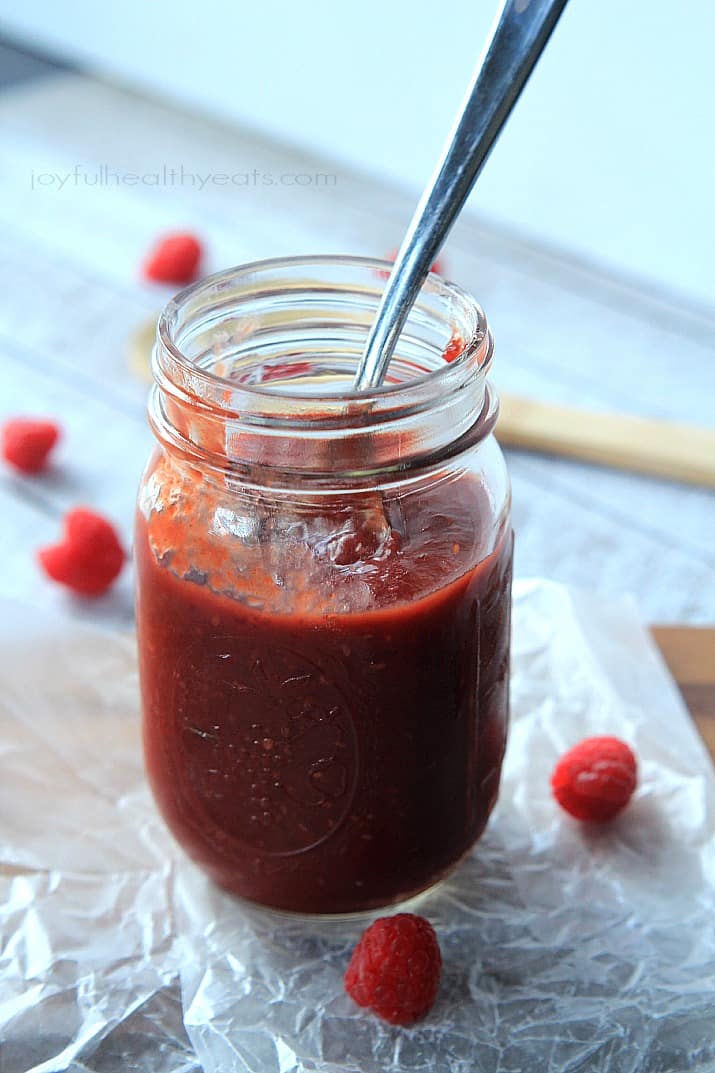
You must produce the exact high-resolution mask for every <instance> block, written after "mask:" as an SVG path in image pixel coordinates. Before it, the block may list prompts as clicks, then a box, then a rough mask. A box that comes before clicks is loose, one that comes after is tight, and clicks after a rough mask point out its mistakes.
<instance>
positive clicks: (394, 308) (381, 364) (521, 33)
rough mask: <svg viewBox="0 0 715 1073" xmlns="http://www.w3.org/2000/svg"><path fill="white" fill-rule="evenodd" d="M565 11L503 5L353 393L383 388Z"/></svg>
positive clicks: (519, 1) (539, 0)
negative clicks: (423, 293) (445, 246)
mask: <svg viewBox="0 0 715 1073" xmlns="http://www.w3.org/2000/svg"><path fill="white" fill-rule="evenodd" d="M565 7H566V0H504V2H503V4H502V7H501V9H500V11H499V13H498V14H497V17H496V19H495V21H494V25H493V27H492V32H491V35H490V37H489V39H488V41H487V44H486V45H485V47H484V50H483V52H482V55H481V57H480V60H479V63H478V65H477V71H476V74H475V76H474V79H473V81H472V84H471V86H470V88H469V91H468V93H467V96H466V99H465V101H464V104H463V106H462V111H461V113H460V114H459V116H458V117H457V121H456V123H455V125H454V127H453V131H452V134H451V137H450V138H449V140H448V142H447V146H446V148H445V150H444V153H443V155H442V159H441V160H440V162H439V164H438V166H437V170H436V171H435V173H434V175H433V177H432V180H431V182H430V184H429V185H428V187H427V189H426V190H425V192H424V194H423V195H422V198H421V200H420V203H419V205H418V206H417V209H416V210H415V214H414V216H413V217H412V220H411V222H410V226H409V227H408V229H407V234H406V235H405V238H404V240H403V242H402V245H401V246H400V249H399V252H398V254H397V258H396V260H395V265H394V268H393V269H392V272H391V274H390V278H389V280H388V282H387V286H386V287H385V291H384V293H383V295H382V300H381V302H380V306H379V308H378V311H377V316H376V317H375V321H374V323H373V325H372V327H371V329H370V334H369V336H368V340H367V344H366V346H365V351H364V353H363V355H362V358H361V360H360V365H359V367H358V371H357V374H356V376H355V381H354V384H353V387H354V390H355V391H368V390H369V389H370V388H375V387H379V385H380V384H381V383H382V380H383V378H384V376H385V373H386V371H387V366H388V364H389V361H390V358H391V357H392V352H393V351H394V349H395V345H396V343H397V340H398V338H399V335H400V332H401V331H402V327H403V325H404V323H405V321H406V320H407V317H408V315H409V312H410V309H411V308H412V305H413V303H414V301H415V299H416V298H417V295H418V294H419V291H420V288H421V287H422V284H423V283H424V281H425V279H426V278H427V274H428V273H429V270H430V265H431V264H432V262H433V261H434V259H435V257H436V256H437V254H438V253H439V251H440V248H441V246H442V243H443V242H444V240H445V238H446V237H447V234H448V233H449V230H450V228H451V227H452V224H453V223H454V221H455V220H456V218H457V216H458V215H459V213H460V211H461V209H462V207H463V205H464V202H465V201H466V200H467V197H468V195H469V192H470V191H471V189H472V187H473V186H474V183H475V182H476V179H477V176H478V175H479V173H480V171H481V170H482V165H483V164H484V162H485V160H486V159H487V156H488V155H489V152H490V150H491V148H492V146H493V145H494V142H495V141H496V140H497V138H498V137H499V134H500V132H501V129H502V127H503V126H504V123H505V122H506V120H507V117H508V116H509V113H510V112H511V110H512V108H513V107H514V105H515V103H516V101H517V99H518V97H519V94H520V93H521V91H522V89H523V88H524V85H525V83H526V80H527V78H528V77H529V75H530V74H531V71H532V69H533V67H534V65H535V64H536V61H537V60H538V58H539V56H540V55H541V53H542V51H543V49H544V46H545V45H546V42H547V41H548V40H549V37H550V36H551V32H552V30H553V29H554V27H555V26H556V23H557V22H558V20H559V16H560V15H561V12H562V11H563V9H564V8H565Z"/></svg>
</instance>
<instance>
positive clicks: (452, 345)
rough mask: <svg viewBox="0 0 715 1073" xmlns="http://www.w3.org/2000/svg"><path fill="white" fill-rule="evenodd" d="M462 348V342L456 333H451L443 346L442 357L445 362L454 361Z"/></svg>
mask: <svg viewBox="0 0 715 1073" xmlns="http://www.w3.org/2000/svg"><path fill="white" fill-rule="evenodd" d="M463 350H464V342H463V340H462V339H461V338H460V337H459V336H458V335H453V336H452V338H451V339H450V341H449V342H448V343H447V346H446V347H445V348H444V354H443V355H442V357H443V358H444V360H445V361H446V362H450V361H454V360H455V358H458V357H459V355H460V354H461V353H462V351H463Z"/></svg>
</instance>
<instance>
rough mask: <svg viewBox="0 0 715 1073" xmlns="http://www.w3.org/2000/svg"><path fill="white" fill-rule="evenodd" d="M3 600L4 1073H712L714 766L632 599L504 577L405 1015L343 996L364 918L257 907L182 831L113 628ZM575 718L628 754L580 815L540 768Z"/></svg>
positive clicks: (0, 912)
mask: <svg viewBox="0 0 715 1073" xmlns="http://www.w3.org/2000/svg"><path fill="white" fill-rule="evenodd" d="M2 611H3V615H2V622H3V623H4V628H3V635H4V636H3V647H2V651H1V652H0V684H1V689H0V758H1V759H0V762H1V767H0V906H1V908H0V950H1V952H0V1073H25V1071H29V1070H32V1071H35V1073H40V1071H42V1073H49V1071H53V1070H70V1071H72V1073H79V1071H88V1070H92V1071H96V1073H115V1071H116V1073H120V1071H121V1073H132V1071H135V1070H136V1071H142V1073H198V1071H199V1070H200V1069H203V1070H205V1071H206V1073H233V1071H250V1073H308V1071H311V1073H355V1071H360V1073H397V1071H400V1073H401V1071H405V1073H409V1071H424V1073H426V1071H430V1073H431V1071H439V1073H531V1071H535V1073H536V1071H538V1073H551V1071H553V1073H565V1071H569V1073H572V1071H576V1070H588V1071H595V1073H598V1071H604V1073H605V1071H608V1073H627V1071H628V1073H630V1071H633V1073H635V1071H643V1073H645V1071H648V1073H679V1071H681V1070H682V1071H685V1070H689V1071H698V1073H705V1071H706V1070H707V1071H712V1070H713V1069H715V780H714V777H713V769H712V766H711V764H710V761H709V758H708V757H707V754H706V752H705V750H704V747H703V745H702V744H701V742H700V739H699V738H698V736H697V733H696V731H695V730H694V729H693V727H692V725H691V723H690V720H689V717H688V715H687V713H686V712H685V710H684V708H683V706H682V703H681V701H680V699H679V697H678V695H677V692H676V690H675V688H674V686H673V685H672V683H671V682H670V680H669V678H668V676H667V674H666V672H665V670H664V668H663V666H662V664H661V662H660V660H659V657H658V656H657V655H656V653H655V652H654V650H653V648H652V646H651V644H650V642H649V641H648V639H647V637H646V635H645V633H644V631H643V630H642V629H641V627H640V626H639V625H638V623H637V621H636V619H635V618H634V616H633V613H632V611H631V610H630V609H629V608H628V606H627V605H626V606H624V605H618V606H614V605H613V604H612V603H607V602H605V601H604V600H603V599H602V598H598V599H597V598H595V597H592V596H589V595H585V594H581V593H574V592H572V591H569V590H566V589H564V588H562V587H560V586H557V585H554V584H549V583H544V582H538V583H522V584H521V585H519V586H517V588H516V593H515V608H514V656H513V682H512V720H513V721H512V729H511V737H510V742H509V748H508V751H507V762H506V767H505V773H504V781H503V788H502V793H501V798H500V802H499V806H498V808H497V810H496V812H495V814H494V816H493V818H492V821H491V823H490V825H489V828H488V830H487V833H486V835H485V836H484V838H483V839H482V840H481V841H480V843H479V844H478V846H477V848H476V850H475V851H474V853H473V854H472V856H471V858H470V859H469V860H468V861H467V862H466V863H465V864H464V865H463V866H462V867H461V868H460V869H459V870H458V872H457V873H456V874H455V875H454V876H453V878H452V879H450V880H449V881H448V882H447V883H445V884H444V885H443V886H442V887H441V888H439V890H438V891H436V892H433V893H432V894H431V895H429V896H428V897H426V898H424V899H423V900H422V901H420V902H418V903H416V904H417V905H418V906H419V911H420V912H423V913H425V914H426V915H427V916H429V918H430V919H431V920H432V922H433V923H434V925H435V927H436V928H437V931H438V934H439V938H440V943H441V946H442V952H443V957H444V974H443V981H442V986H441V989H440V994H439V998H438V1001H437V1004H436V1005H435V1007H434V1009H433V1010H432V1012H431V1013H430V1014H429V1016H428V1017H427V1019H426V1020H425V1021H424V1022H423V1023H422V1024H420V1025H418V1026H416V1027H414V1028H412V1029H410V1030H405V1029H396V1028H391V1027H389V1026H387V1025H383V1024H382V1023H381V1022H379V1021H377V1020H376V1019H374V1018H373V1017H372V1016H371V1015H370V1014H368V1013H366V1012H364V1011H362V1010H359V1009H358V1008H357V1007H355V1006H354V1005H353V1004H352V1003H351V1002H350V1000H349V999H348V998H347V997H346V996H345V995H344V993H343V989H342V974H343V971H344V968H345V965H346V962H347V958H348V956H349V951H350V949H351V947H352V945H353V944H354V942H355V941H356V938H357V935H358V934H359V932H360V930H361V929H362V927H363V926H364V921H363V922H356V921H349V922H346V921H331V922H324V921H317V922H307V921H305V920H299V919H296V918H291V917H288V916H281V915H278V914H272V913H267V912H261V911H259V910H256V909H253V908H250V907H248V906H245V905H243V904H241V903H240V902H237V901H235V900H233V899H231V898H229V897H228V896H227V895H225V894H223V893H221V892H220V891H218V890H217V889H216V888H214V887H212V886H211V884H210V883H208V882H207V881H206V880H204V878H203V877H202V876H201V875H200V874H199V873H198V872H197V871H196V870H195V869H194V868H193V866H192V865H190V864H189V863H188V862H187V861H186V860H185V858H184V857H183V855H182V854H181V852H180V851H179V850H178V849H177V848H176V847H175V846H174V844H173V843H172V841H171V839H170V837H169V835H168V834H167V833H166V832H165V831H164V828H163V826H162V823H161V821H160V820H159V818H158V817H157V815H156V813H155V811H154V808H153V806H152V803H151V799H150V797H149V793H148V790H147V788H146V786H145V783H144V778H143V773H142V766H141V754H140V735H139V726H138V701H137V683H136V670H135V661H134V653H133V643H132V641H131V640H128V639H126V638H122V637H117V636H115V635H111V634H108V633H105V632H102V631H100V630H99V629H95V628H89V627H81V626H77V625H76V624H72V623H69V622H66V621H63V620H59V619H51V618H43V617H42V616H38V613H37V611H32V610H24V609H22V608H21V607H18V606H17V605H14V604H7V605H3V606H2ZM590 733H616V734H618V735H620V736H621V737H623V738H625V739H626V740H627V741H629V742H631V743H632V744H633V745H634V747H635V749H636V750H637V753H638V756H639V759H640V764H641V777H640V785H639V790H638V793H637V796H636V799H635V800H634V802H633V803H632V805H631V807H630V808H629V809H628V810H627V812H626V813H625V814H624V815H623V816H622V817H621V818H620V819H619V820H617V821H616V822H615V823H614V824H612V825H610V826H609V827H607V828H605V829H602V830H596V831H594V830H589V829H584V828H582V827H579V826H578V825H577V824H576V823H574V822H573V821H571V820H570V819H569V818H568V817H565V816H564V815H563V814H562V813H560V812H559V811H558V810H557V808H556V806H555V805H554V803H553V802H552V800H551V797H550V794H549V785H548V777H549V773H550V771H551V768H552V766H553V763H554V761H555V758H556V757H557V755H558V754H559V752H560V751H562V750H563V749H564V748H566V747H567V746H569V745H570V744H572V743H573V742H575V741H577V740H578V739H579V738H581V737H583V736H584V735H587V734H590Z"/></svg>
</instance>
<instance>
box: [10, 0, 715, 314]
mask: <svg viewBox="0 0 715 1073" xmlns="http://www.w3.org/2000/svg"><path fill="white" fill-rule="evenodd" d="M494 6H495V5H494V2H493V0H452V2H451V3H450V4H449V5H435V4H426V3H416V2H414V0H412V2H409V0H387V2H386V0H361V2H360V3H359V4H357V3H351V4H343V5H339V4H336V3H335V0H313V2H312V3H311V4H309V5H308V4H300V3H297V4H296V3H287V2H286V3H276V2H273V3H263V4H257V3H250V4H248V3H241V2H240V0H233V2H229V0H202V2H201V3H200V4H198V3H194V4H191V5H189V4H183V5H182V4H181V3H177V0H153V2H152V3H146V2H145V0H124V2H123V3H121V4H98V3H96V2H95V0H66V2H64V3H62V4H61V5H58V4H57V3H56V0H34V2H33V3H32V4H31V5H25V6H19V7H18V6H17V4H16V3H15V0H0V24H2V25H4V29H5V30H6V31H9V32H12V33H13V34H14V35H15V36H18V35H22V36H23V37H24V38H25V40H29V41H33V42H34V43H36V44H40V45H44V46H46V47H47V46H50V47H52V48H55V49H57V50H58V51H59V52H60V53H61V54H63V55H69V56H71V57H73V58H74V59H77V60H81V61H90V63H91V64H92V65H93V66H94V67H96V68H99V69H100V70H102V71H104V72H108V73H110V74H112V75H114V76H119V77H120V78H122V79H126V80H128V81H130V82H131V83H132V84H135V85H141V86H143V87H148V88H151V89H153V90H159V91H160V92H161V93H164V94H167V95H169V96H172V97H174V98H178V99H181V100H183V101H184V102H189V103H191V104H192V105H194V106H197V107H199V108H200V109H203V110H205V111H207V112H209V113H213V114H214V115H215V114H221V115H223V116H228V117H231V118H234V119H238V120H240V121H241V122H242V123H244V124H248V125H249V126H250V127H253V128H255V129H257V130H262V131H265V132H268V133H270V134H271V135H273V136H278V137H279V138H281V139H285V140H287V141H290V142H293V143H297V144H299V145H303V146H308V147H312V148H315V149H317V150H319V151H320V152H323V153H326V154H328V155H330V156H332V157H334V158H337V159H338V160H341V161H343V162H345V163H347V164H350V165H352V166H357V167H359V168H361V169H363V170H366V171H368V172H371V173H372V174H378V175H382V176H384V177H386V178H388V179H391V180H396V181H398V182H399V183H402V184H407V185H409V186H410V187H412V188H414V189H415V190H417V188H418V187H419V186H420V185H421V184H422V183H424V181H425V180H426V178H427V176H428V175H429V174H430V172H431V170H432V166H433V163H434V161H435V159H436V156H437V154H438V152H439V149H440V147H441V144H442V141H443V138H444V133H445V131H446V129H447V128H448V126H449V124H450V122H451V117H452V115H453V114H454V112H455V109H456V107H457V105H458V104H459V101H460V100H461V98H462V95H463V92H464V89H465V87H466V85H467V84H468V82H469V79H470V75H471V70H472V68H473V66H474V64H475V61H476V57H477V55H478V53H479V51H480V48H481V45H482V42H483V40H484V37H485V34H486V32H487V30H488V27H489V25H490V22H491V19H492V16H493V12H494ZM713 42H715V3H713V2H712V0H687V2H685V3H681V4H676V3H673V2H672V0H667V2H666V0H629V2H628V3H623V2H622V0H598V2H594V0H571V4H570V6H569V7H568V8H567V10H566V12H565V14H564V16H563V18H562V21H561V23H560V25H559V26H558V27H557V29H556V32H555V35H554V38H553V40H552V41H551V43H550V45H549V47H548V50H547V53H546V54H545V56H544V58H543V60H542V62H541V65H540V67H539V69H538V70H537V72H536V73H535V75H534V77H533V79H532V81H531V84H530V85H529V86H528V87H527V90H526V94H525V96H524V98H523V100H522V101H521V102H520V104H519V105H518V106H517V110H516V112H515V113H514V116H513V117H512V120H511V121H510V123H509V126H508V128H507V130H506V132H505V134H504V136H503V139H502V141H501V142H500V144H499V146H498V147H497V149H496V150H495V152H494V154H493V157H492V159H491V160H490V161H489V163H488V165H487V168H486V170H485V172H484V175H483V176H482V178H481V179H480V182H479V186H478V189H477V190H476V192H475V194H474V195H473V198H472V203H471V208H472V209H474V208H476V209H478V210H479V211H480V212H481V213H482V214H484V215H485V216H486V217H488V218H490V219H492V220H496V221H498V222H500V223H506V224H507V225H508V226H510V227H513V228H514V229H516V230H517V231H520V232H523V233H526V234H528V235H531V236H534V237H536V238H539V239H541V240H545V241H547V242H549V243H553V244H555V245H556V246H559V247H562V248H564V249H566V250H568V251H572V252H575V253H576V254H578V255H582V256H585V257H586V258H588V259H590V260H595V261H596V262H601V263H602V264H604V265H605V266H607V267H612V268H615V269H617V270H618V271H621V272H625V273H632V274H634V275H636V276H638V277H640V278H642V279H644V280H646V281H652V282H655V283H657V284H660V285H663V286H665V287H666V288H667V289H669V290H672V291H675V292H679V293H680V295H681V296H684V297H686V298H688V299H691V300H694V301H696V302H698V303H704V304H706V305H708V306H711V305H713V304H715V256H714V250H715V213H714V212H713V188H714V187H715V174H714V172H715V168H714V163H715V148H714V147H713V135H712V128H713V111H714V110H715V73H714V67H715V61H713ZM246 163H247V167H249V166H250V164H251V162H250V161H247V162H246Z"/></svg>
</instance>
